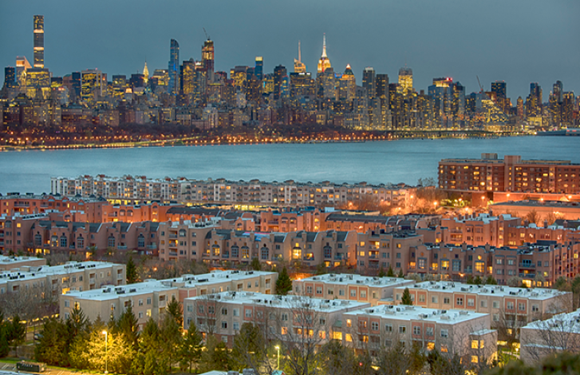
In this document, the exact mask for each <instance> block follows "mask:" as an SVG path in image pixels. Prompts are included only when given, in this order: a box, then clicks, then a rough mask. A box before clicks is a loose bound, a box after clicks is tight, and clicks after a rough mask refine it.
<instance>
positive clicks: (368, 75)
mask: <svg viewBox="0 0 580 375" xmlns="http://www.w3.org/2000/svg"><path fill="white" fill-rule="evenodd" d="M362 86H363V87H364V88H365V89H366V90H367V97H368V98H369V99H372V98H374V97H375V96H376V93H377V89H376V77H375V69H373V67H370V66H369V67H366V68H365V69H364V70H363V79H362Z"/></svg>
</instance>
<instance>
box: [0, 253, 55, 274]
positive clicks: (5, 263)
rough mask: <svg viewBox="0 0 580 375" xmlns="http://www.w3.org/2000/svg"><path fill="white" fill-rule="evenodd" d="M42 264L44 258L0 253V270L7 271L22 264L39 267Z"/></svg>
mask: <svg viewBox="0 0 580 375" xmlns="http://www.w3.org/2000/svg"><path fill="white" fill-rule="evenodd" d="M44 265H46V259H44V258H36V257H30V256H5V255H0V271H8V270H12V269H15V268H20V267H23V266H32V267H40V266H44Z"/></svg>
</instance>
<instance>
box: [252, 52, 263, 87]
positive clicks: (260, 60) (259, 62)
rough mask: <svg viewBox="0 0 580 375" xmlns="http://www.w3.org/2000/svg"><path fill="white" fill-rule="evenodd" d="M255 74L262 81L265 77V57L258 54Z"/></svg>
mask: <svg viewBox="0 0 580 375" xmlns="http://www.w3.org/2000/svg"><path fill="white" fill-rule="evenodd" d="M254 74H255V75H256V77H257V78H258V79H259V80H260V81H261V80H263V79H264V58H263V57H262V56H256V67H255V69H254Z"/></svg>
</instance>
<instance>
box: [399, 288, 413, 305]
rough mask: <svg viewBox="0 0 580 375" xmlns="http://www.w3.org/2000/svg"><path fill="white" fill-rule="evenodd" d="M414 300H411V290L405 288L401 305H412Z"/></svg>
mask: <svg viewBox="0 0 580 375" xmlns="http://www.w3.org/2000/svg"><path fill="white" fill-rule="evenodd" d="M412 304H413V300H412V299H411V293H410V292H409V288H405V290H404V291H403V296H402V297H401V305H412Z"/></svg>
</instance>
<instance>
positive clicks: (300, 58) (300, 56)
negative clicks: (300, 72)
mask: <svg viewBox="0 0 580 375" xmlns="http://www.w3.org/2000/svg"><path fill="white" fill-rule="evenodd" d="M298 61H300V62H302V53H301V52H300V41H298Z"/></svg>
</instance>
